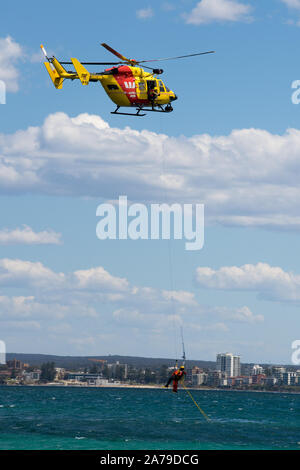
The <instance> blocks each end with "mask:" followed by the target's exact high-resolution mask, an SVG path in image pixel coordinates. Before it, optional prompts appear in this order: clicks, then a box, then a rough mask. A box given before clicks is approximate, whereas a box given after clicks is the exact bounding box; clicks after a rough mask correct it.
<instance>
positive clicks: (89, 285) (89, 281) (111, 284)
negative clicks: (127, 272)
mask: <svg viewBox="0 0 300 470" xmlns="http://www.w3.org/2000/svg"><path fill="white" fill-rule="evenodd" d="M74 277H75V279H76V281H77V285H78V287H79V288H81V289H82V288H84V289H104V290H106V289H109V290H113V291H114V290H117V291H121V292H123V291H126V290H128V285H129V284H128V281H127V279H125V278H119V277H114V276H112V275H111V274H110V273H109V272H107V271H106V270H105V269H104V268H103V267H102V266H99V267H97V268H91V269H86V270H80V271H75V272H74Z"/></svg>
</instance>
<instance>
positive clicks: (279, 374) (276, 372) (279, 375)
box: [273, 367, 286, 384]
mask: <svg viewBox="0 0 300 470" xmlns="http://www.w3.org/2000/svg"><path fill="white" fill-rule="evenodd" d="M285 372H286V368H285V367H273V376H274V377H275V378H276V379H277V382H278V383H279V384H281V383H283V374H284V373H285Z"/></svg>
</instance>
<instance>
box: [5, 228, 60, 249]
mask: <svg viewBox="0 0 300 470" xmlns="http://www.w3.org/2000/svg"><path fill="white" fill-rule="evenodd" d="M20 244H21V245H48V244H51V245H60V244H61V234H60V233H56V232H54V231H53V230H44V231H42V232H34V231H33V230H32V228H31V227H28V226H27V225H24V226H23V228H16V229H13V230H9V229H7V228H5V229H2V230H0V245H20Z"/></svg>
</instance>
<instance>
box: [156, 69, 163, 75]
mask: <svg viewBox="0 0 300 470" xmlns="http://www.w3.org/2000/svg"><path fill="white" fill-rule="evenodd" d="M153 73H154V74H155V75H161V74H162V73H164V71H163V69H153Z"/></svg>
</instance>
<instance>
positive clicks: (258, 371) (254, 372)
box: [250, 364, 264, 375]
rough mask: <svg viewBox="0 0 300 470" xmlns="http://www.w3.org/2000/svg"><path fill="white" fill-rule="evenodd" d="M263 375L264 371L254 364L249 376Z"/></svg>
mask: <svg viewBox="0 0 300 470" xmlns="http://www.w3.org/2000/svg"><path fill="white" fill-rule="evenodd" d="M263 373H264V369H263V368H262V367H261V366H259V365H258V364H256V365H254V366H253V367H252V371H251V374H250V375H259V374H263Z"/></svg>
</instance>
